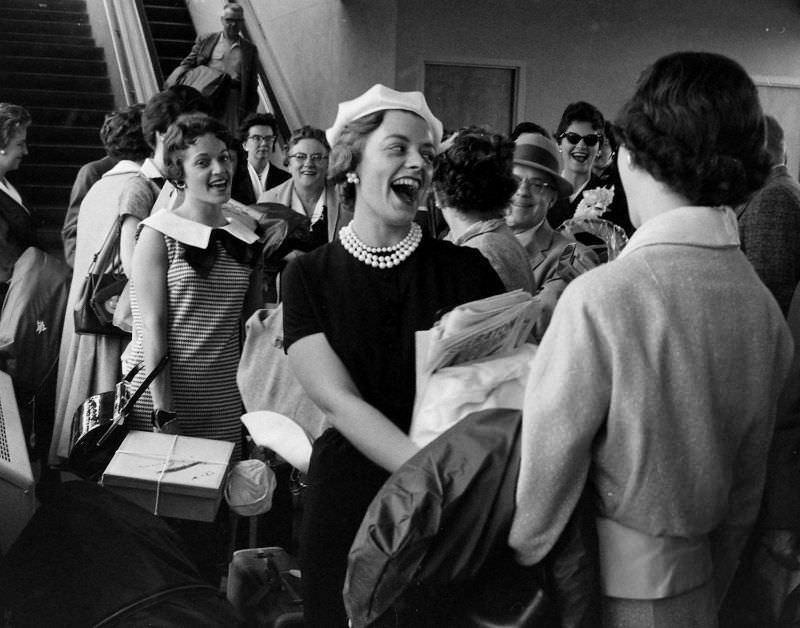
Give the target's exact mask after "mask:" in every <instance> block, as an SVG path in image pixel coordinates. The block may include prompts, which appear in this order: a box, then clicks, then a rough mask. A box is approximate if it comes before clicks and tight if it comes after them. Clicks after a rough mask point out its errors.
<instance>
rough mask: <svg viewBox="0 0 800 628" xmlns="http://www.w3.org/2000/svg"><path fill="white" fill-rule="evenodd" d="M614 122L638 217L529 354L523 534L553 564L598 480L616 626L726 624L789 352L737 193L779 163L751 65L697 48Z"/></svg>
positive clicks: (520, 502) (609, 607)
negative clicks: (770, 147) (723, 615)
mask: <svg viewBox="0 0 800 628" xmlns="http://www.w3.org/2000/svg"><path fill="white" fill-rule="evenodd" d="M618 126H619V134H620V149H619V168H620V176H621V178H622V183H623V185H624V186H625V190H626V192H627V195H628V204H629V208H630V213H631V218H632V220H633V224H634V226H636V228H637V230H636V232H635V233H634V234H633V236H632V237H631V239H630V242H629V243H628V245H627V246H626V248H625V249H624V250H623V251H622V254H621V255H620V256H619V257H618V258H617V259H615V260H613V261H611V262H609V263H607V264H604V265H601V266H599V267H597V268H595V269H593V270H591V271H589V272H588V273H585V274H583V275H581V276H579V277H577V278H576V279H574V280H573V281H572V282H571V283H570V284H569V285H568V286H567V288H566V290H565V291H564V293H563V294H562V296H561V299H560V301H559V304H558V307H557V308H556V310H555V312H554V314H553V319H552V321H551V322H550V326H549V327H548V329H547V332H546V333H545V335H544V338H543V339H542V342H541V344H540V345H539V349H538V351H537V353H536V355H535V356H534V358H533V360H532V362H531V372H530V378H529V380H528V386H527V390H526V395H525V400H526V401H525V404H524V407H523V415H522V437H521V440H522V445H521V466H520V475H519V482H518V484H517V509H516V512H515V516H514V522H513V524H512V529H511V535H510V544H511V546H512V547H513V548H514V549H515V551H516V553H517V558H518V560H519V561H520V562H521V563H523V564H535V563H537V562H538V561H540V560H541V559H542V558H543V557H544V556H546V555H547V553H548V551H549V550H550V548H551V547H552V546H553V544H554V543H555V541H556V540H557V539H558V537H559V535H560V533H561V530H562V529H563V528H564V525H565V523H566V521H567V518H568V517H569V516H570V514H571V512H572V510H573V508H574V507H575V504H576V503H577V502H578V500H579V498H580V496H581V494H582V493H583V492H584V489H585V488H586V489H588V490H589V492H590V493H591V495H592V496H593V504H594V508H595V517H596V530H597V533H598V542H599V559H600V574H601V583H600V584H601V587H602V591H603V594H604V596H605V597H604V600H603V615H604V616H603V622H602V623H603V625H606V626H615V627H617V628H629V627H630V628H633V627H636V628H646V627H648V626H687V627H688V626H697V627H713V626H717V609H718V604H719V601H720V600H721V599H722V598H723V595H724V592H725V590H726V588H727V585H728V583H729V582H730V578H731V576H732V574H733V570H734V568H735V567H736V563H737V560H738V557H739V554H740V552H741V549H742V547H743V545H744V543H745V541H746V540H747V538H748V535H749V532H750V528H751V526H752V525H753V523H754V521H755V518H756V515H757V514H758V511H759V506H760V503H761V492H762V488H763V485H764V477H765V472H766V466H767V453H768V447H769V443H770V439H771V436H772V432H773V424H774V420H775V415H776V406H777V402H778V398H779V395H780V393H781V390H782V388H783V386H784V381H785V380H786V377H787V374H788V372H789V368H790V362H791V359H792V340H791V334H790V332H789V329H788V327H787V326H786V323H785V321H784V319H783V314H782V312H781V309H780V307H779V306H778V304H777V303H776V302H775V300H774V298H772V295H771V294H770V293H769V291H768V290H767V288H766V287H765V286H764V285H763V283H761V281H760V280H759V278H758V276H757V275H756V273H755V271H754V270H753V267H752V265H751V264H750V263H749V262H748V261H747V258H746V257H745V256H744V254H743V253H742V251H741V249H740V247H739V237H738V227H737V221H736V215H735V214H734V213H733V211H732V210H731V209H730V207H731V206H737V205H738V204H740V203H741V202H742V201H743V200H744V199H746V198H747V197H748V196H749V195H750V194H751V193H752V192H753V191H755V190H757V189H758V188H759V187H761V185H762V184H763V182H764V180H765V178H766V176H767V174H768V172H769V159H768V156H767V154H766V150H765V148H764V122H763V115H762V111H761V105H760V103H759V98H758V92H757V90H756V87H755V85H754V84H753V82H752V80H751V79H750V77H749V76H748V75H747V73H746V72H745V70H744V69H743V68H742V67H741V66H740V65H738V64H737V63H736V62H734V61H732V60H731V59H728V58H726V57H723V56H721V55H717V54H711V53H701V52H684V53H674V54H672V55H668V56H666V57H663V58H661V59H659V60H658V61H657V62H656V63H655V64H654V65H653V66H651V67H650V68H649V69H648V70H646V71H645V72H644V74H643V75H642V77H641V79H640V81H639V84H638V87H637V90H636V93H635V94H634V95H633V97H632V98H631V99H630V100H629V101H628V103H627V104H626V105H625V106H624V108H623V110H622V113H621V116H620V119H619V121H618ZM576 393H577V394H576ZM587 485H588V486H587Z"/></svg>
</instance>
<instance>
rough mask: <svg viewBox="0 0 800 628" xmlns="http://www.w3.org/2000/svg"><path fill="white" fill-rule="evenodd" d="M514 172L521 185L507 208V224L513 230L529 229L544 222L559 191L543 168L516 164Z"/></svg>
mask: <svg viewBox="0 0 800 628" xmlns="http://www.w3.org/2000/svg"><path fill="white" fill-rule="evenodd" d="M513 172H514V176H515V177H517V179H518V180H519V186H518V187H517V191H516V192H515V193H514V196H512V197H511V204H510V205H509V206H508V208H507V209H506V224H507V225H508V226H509V227H510V228H511V230H512V231H515V232H521V231H527V230H528V229H531V228H533V227H535V226H536V225H539V224H541V223H542V221H543V220H544V219H545V217H546V216H547V210H548V209H550V207H552V205H553V203H555V201H556V197H557V194H558V193H557V192H556V188H555V182H554V181H553V178H552V177H551V176H550V175H549V174H547V173H546V172H543V171H542V170H537V169H536V168H531V167H530V166H523V165H522V164H514V170H513Z"/></svg>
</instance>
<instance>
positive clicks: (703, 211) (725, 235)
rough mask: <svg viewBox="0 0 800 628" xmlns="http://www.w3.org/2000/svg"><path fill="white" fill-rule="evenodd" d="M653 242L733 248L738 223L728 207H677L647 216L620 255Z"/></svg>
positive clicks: (737, 234)
mask: <svg viewBox="0 0 800 628" xmlns="http://www.w3.org/2000/svg"><path fill="white" fill-rule="evenodd" d="M655 244H682V245H686V246H702V247H708V248H737V247H738V246H739V226H738V223H737V221H736V214H734V213H733V210H731V209H730V207H678V208H676V209H672V210H669V211H667V212H664V213H663V214H659V215H658V216H655V217H654V218H651V219H650V220H648V221H647V222H645V223H644V224H643V225H642V226H641V227H639V228H638V229H637V230H636V231H635V232H634V233H633V235H632V236H631V239H630V240H629V241H628V244H627V246H626V247H625V248H624V249H622V253H620V257H624V256H626V255H628V254H630V253H632V252H633V251H635V250H637V249H640V248H643V247H645V246H651V245H655Z"/></svg>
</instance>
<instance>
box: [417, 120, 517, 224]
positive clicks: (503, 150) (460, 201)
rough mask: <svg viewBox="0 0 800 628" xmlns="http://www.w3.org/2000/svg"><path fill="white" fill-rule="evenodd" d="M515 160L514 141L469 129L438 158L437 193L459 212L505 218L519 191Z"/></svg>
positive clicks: (462, 132)
mask: <svg viewBox="0 0 800 628" xmlns="http://www.w3.org/2000/svg"><path fill="white" fill-rule="evenodd" d="M513 159H514V142H512V141H510V140H508V139H506V137H504V136H502V135H493V134H490V133H489V132H488V131H486V130H485V129H482V128H479V127H469V128H467V129H464V130H463V131H459V132H458V134H457V135H456V136H455V138H454V139H453V140H452V142H451V143H450V146H449V147H448V148H447V149H446V150H445V151H444V152H442V153H440V154H439V155H437V156H436V159H435V160H434V169H433V187H434V190H436V192H437V193H439V194H441V195H443V196H444V198H445V200H446V202H447V205H448V206H449V207H452V208H453V209H455V210H457V211H459V212H462V213H464V214H472V215H478V216H480V217H481V218H482V219H488V218H496V217H501V216H502V215H503V212H504V211H505V208H506V207H507V206H508V204H509V202H511V197H512V196H513V195H514V192H515V191H516V189H517V180H516V178H515V177H514V175H513V174H512V171H511V170H512V167H513V164H512V161H513Z"/></svg>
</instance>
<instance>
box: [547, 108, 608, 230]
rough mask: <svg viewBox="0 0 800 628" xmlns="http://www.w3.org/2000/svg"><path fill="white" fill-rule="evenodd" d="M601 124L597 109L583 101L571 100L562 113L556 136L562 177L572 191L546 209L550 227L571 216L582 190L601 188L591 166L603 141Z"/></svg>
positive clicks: (602, 123) (555, 226)
mask: <svg viewBox="0 0 800 628" xmlns="http://www.w3.org/2000/svg"><path fill="white" fill-rule="evenodd" d="M604 123H605V121H604V119H603V114H602V113H600V110H599V109H598V108H597V107H595V106H594V105H591V104H589V103H588V102H584V101H579V102H574V103H571V104H570V105H568V106H567V108H566V109H565V110H564V113H563V114H562V115H561V121H560V122H559V123H558V129H557V130H556V132H555V139H556V143H557V144H558V150H559V152H560V153H561V158H562V163H563V168H562V170H561V176H562V177H564V178H565V179H566V180H567V181H568V182H569V183H570V184H571V185H572V194H571V195H570V196H568V197H565V198H561V199H559V200H558V201H557V202H556V203H555V204H554V205H553V207H552V208H551V209H550V211H549V212H548V214H547V221H548V222H549V223H550V226H551V227H553V229H558V227H559V226H560V225H561V223H562V222H564V221H565V220H569V219H570V218H572V216H573V215H574V214H575V209H576V208H577V207H578V204H579V203H580V202H581V199H582V198H583V191H584V190H591V189H594V188H596V187H600V182H599V180H598V179H597V177H595V176H593V174H592V166H593V165H594V162H595V159H596V158H597V153H598V151H599V150H600V146H601V145H602V142H603V126H604Z"/></svg>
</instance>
